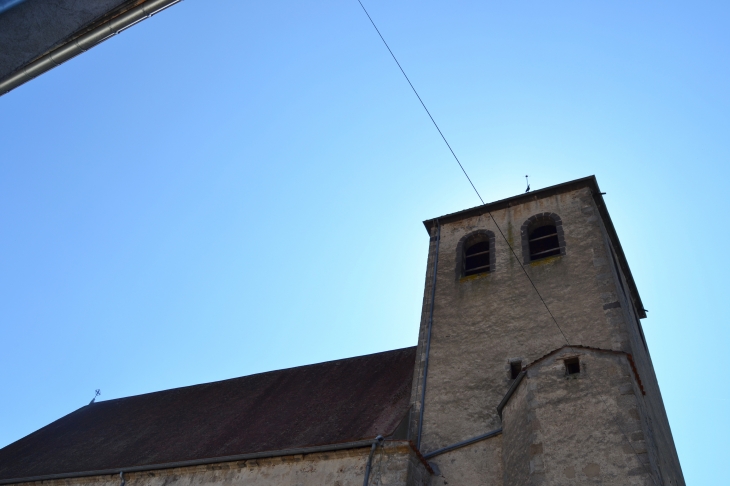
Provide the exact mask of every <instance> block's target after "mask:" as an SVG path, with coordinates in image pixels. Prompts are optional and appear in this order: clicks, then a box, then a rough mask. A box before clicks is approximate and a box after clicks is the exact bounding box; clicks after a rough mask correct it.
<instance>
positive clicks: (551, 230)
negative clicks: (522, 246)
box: [528, 224, 560, 261]
mask: <svg viewBox="0 0 730 486" xmlns="http://www.w3.org/2000/svg"><path fill="white" fill-rule="evenodd" d="M528 241H529V244H530V260H531V261H532V260H539V259H541V258H547V257H550V256H554V255H560V240H559V238H558V229H557V228H556V227H555V225H553V224H549V225H545V226H539V227H537V228H535V229H534V230H532V231H531V232H530V238H529V240H528Z"/></svg>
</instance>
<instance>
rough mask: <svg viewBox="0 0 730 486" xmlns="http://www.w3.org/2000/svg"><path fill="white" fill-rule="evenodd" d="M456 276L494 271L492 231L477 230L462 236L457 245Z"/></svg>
mask: <svg viewBox="0 0 730 486" xmlns="http://www.w3.org/2000/svg"><path fill="white" fill-rule="evenodd" d="M457 252H458V256H457V261H458V267H457V272H456V275H457V278H461V277H468V276H470V275H479V274H481V273H487V272H493V271H494V260H495V259H494V233H492V232H491V231H486V230H479V231H475V232H473V233H470V234H468V235H466V236H464V237H463V238H462V239H461V241H459V244H458V246H457Z"/></svg>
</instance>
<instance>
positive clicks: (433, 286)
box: [416, 219, 441, 451]
mask: <svg viewBox="0 0 730 486" xmlns="http://www.w3.org/2000/svg"><path fill="white" fill-rule="evenodd" d="M440 243H441V223H439V220H438V219H437V220H436V254H435V255H434V258H433V278H432V280H431V305H430V309H429V313H428V331H427V332H426V359H425V360H424V363H423V386H422V387H421V413H420V416H419V417H418V439H417V440H416V449H418V450H419V451H420V450H421V432H422V431H423V411H424V409H425V408H426V377H427V376H428V357H429V354H430V352H431V327H432V326H433V304H434V300H435V299H436V272H437V271H438V268H439V244H440Z"/></svg>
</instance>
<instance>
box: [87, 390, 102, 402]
mask: <svg viewBox="0 0 730 486" xmlns="http://www.w3.org/2000/svg"><path fill="white" fill-rule="evenodd" d="M99 395H101V390H100V389H97V390H96V395H94V398H92V399H91V401H90V402H89V405H91V404H92V403H94V401H95V400H96V397H98V396H99Z"/></svg>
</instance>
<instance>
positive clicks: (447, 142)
mask: <svg viewBox="0 0 730 486" xmlns="http://www.w3.org/2000/svg"><path fill="white" fill-rule="evenodd" d="M357 3H359V4H360V6H361V7H362V10H363V12H365V15H367V16H368V19H370V23H371V24H373V27H375V32H377V33H378V35H379V36H380V40H382V41H383V44H385V47H386V48H387V49H388V52H390V55H391V56H393V60H394V61H395V63H396V64H397V65H398V68H399V69H400V72H402V73H403V76H404V77H405V78H406V81H408V84H409V85H410V86H411V89H412V90H413V92H414V93H415V94H416V98H418V101H420V102H421V106H423V109H424V110H426V113H427V114H428V117H429V118H430V119H431V121H432V122H433V126H435V127H436V130H438V132H439V135H441V138H442V139H443V140H444V143H446V146H447V147H449V150H450V151H451V155H453V156H454V159H455V160H456V163H457V164H459V167H461V171H462V172H463V173H464V175H465V176H466V179H467V180H468V181H469V184H471V187H472V189H474V192H476V193H477V197H478V198H479V200H480V201H481V202H482V204H484V199H482V196H481V195H480V194H479V191H477V188H476V186H475V185H474V183H473V182H472V181H471V178H470V177H469V174H467V173H466V169H464V166H463V165H461V161H459V157H457V156H456V154H455V153H454V149H452V148H451V145H449V141H448V140H446V137H444V134H443V132H442V131H441V129H440V128H439V126H438V124H437V123H436V120H434V119H433V117H432V116H431V112H430V111H428V108H426V103H424V102H423V100H422V99H421V96H420V95H419V94H418V91H416V88H414V87H413V83H411V80H410V79H409V78H408V75H407V74H406V72H405V71H404V70H403V67H401V65H400V63H399V62H398V59H397V58H396V57H395V54H393V51H391V50H390V46H389V45H388V43H387V42H385V38H384V37H383V34H381V33H380V30H379V29H378V26H377V25H375V22H373V19H372V17H370V14H369V13H368V11H367V10H366V9H365V5H363V4H362V2H361V1H360V0H357Z"/></svg>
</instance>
